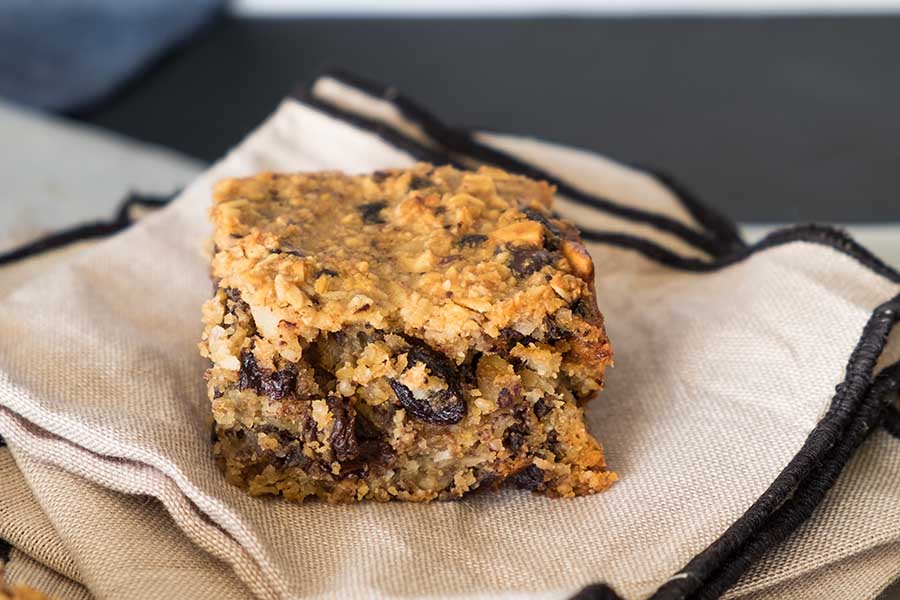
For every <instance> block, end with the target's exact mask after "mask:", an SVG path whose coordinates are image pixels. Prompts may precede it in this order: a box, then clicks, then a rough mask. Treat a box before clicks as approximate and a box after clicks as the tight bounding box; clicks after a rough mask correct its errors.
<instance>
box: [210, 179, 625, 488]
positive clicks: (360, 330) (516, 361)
mask: <svg viewBox="0 0 900 600" xmlns="http://www.w3.org/2000/svg"><path fill="white" fill-rule="evenodd" d="M552 194H553V189H552V187H550V186H549V185H547V184H545V183H537V182H533V181H531V180H528V179H526V178H524V177H520V176H515V175H509V174H506V173H504V172H502V171H498V170H496V169H488V168H482V169H480V170H479V171H478V172H475V173H471V172H463V171H458V170H456V169H453V168H451V167H438V168H435V167H432V166H431V165H425V164H421V165H417V166H416V167H414V168H413V169H409V170H397V171H386V172H379V173H375V174H372V175H367V176H355V177H353V176H347V175H343V174H340V173H315V174H297V175H275V174H271V173H264V174H261V175H258V176H256V177H252V178H248V179H231V180H226V181H224V182H222V183H220V184H219V185H218V186H217V188H216V193H215V200H214V205H213V208H212V210H211V215H212V220H213V223H214V225H215V233H214V243H215V249H214V257H213V261H212V265H213V277H214V279H215V280H216V282H217V292H216V295H215V297H214V298H213V299H212V300H210V301H209V302H208V303H207V304H206V306H205V307H204V321H205V323H206V329H205V332H204V341H203V343H202V344H201V348H202V351H203V353H204V355H205V356H207V357H209V358H210V359H211V361H212V363H213V366H212V368H211V369H210V371H209V373H208V375H207V377H208V380H209V388H210V398H211V400H212V403H213V413H214V416H215V419H216V423H217V431H218V434H219V439H218V442H217V445H216V450H217V453H218V455H219V457H220V459H221V460H222V462H223V465H224V468H225V469H226V473H227V474H228V476H229V479H230V480H232V481H233V482H235V483H238V484H240V485H243V486H245V487H248V488H249V489H250V491H251V492H253V493H281V494H283V495H285V496H287V497H289V498H294V499H302V498H303V497H305V496H308V495H318V496H320V497H323V498H325V499H328V500H352V499H362V498H373V499H379V500H386V499H390V498H402V499H409V500H429V499H432V498H443V497H455V496H459V495H461V494H463V493H465V492H466V491H469V490H471V489H474V488H476V487H478V486H480V485H485V484H486V483H499V482H502V481H504V480H506V479H510V480H512V481H514V482H516V483H518V484H519V485H520V486H522V487H528V488H531V489H535V490H538V491H543V492H546V493H549V494H552V495H563V496H569V495H574V494H581V493H589V492H593V491H598V490H600V489H603V488H604V487H606V486H608V485H609V484H610V483H611V482H612V481H614V479H615V475H614V474H612V473H610V472H609V471H607V470H606V467H605V463H604V462H603V455H602V452H601V450H600V447H599V445H598V444H597V443H596V440H594V439H593V438H592V437H591V436H590V434H588V433H587V431H586V430H585V428H584V423H583V418H582V415H581V409H580V408H578V406H577V404H578V401H580V400H585V399H587V398H589V397H590V396H592V395H593V394H594V393H595V392H596V391H597V390H599V389H600V388H601V387H602V382H603V372H604V369H605V367H606V366H607V365H609V364H611V362H612V352H611V349H610V346H609V341H608V339H607V337H606V334H605V331H604V328H603V319H602V316H601V315H600V312H599V310H597V305H596V298H595V297H594V286H593V264H592V263H591V261H590V257H589V255H588V254H587V251H586V250H585V249H584V246H583V245H582V244H581V241H580V238H579V236H578V233H577V230H575V228H574V227H572V226H571V225H569V224H567V223H565V222H563V221H560V220H558V219H556V218H554V217H553V216H552V213H551V212H550V207H551V202H552Z"/></svg>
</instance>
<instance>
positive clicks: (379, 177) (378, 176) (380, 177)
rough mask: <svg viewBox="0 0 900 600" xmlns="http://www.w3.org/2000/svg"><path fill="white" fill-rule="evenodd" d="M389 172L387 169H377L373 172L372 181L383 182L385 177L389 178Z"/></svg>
mask: <svg viewBox="0 0 900 600" xmlns="http://www.w3.org/2000/svg"><path fill="white" fill-rule="evenodd" d="M388 175H389V173H388V172H387V171H375V172H374V173H372V181H374V182H375V183H381V182H382V181H384V180H385V179H387V178H388Z"/></svg>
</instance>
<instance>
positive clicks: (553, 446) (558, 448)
mask: <svg viewBox="0 0 900 600" xmlns="http://www.w3.org/2000/svg"><path fill="white" fill-rule="evenodd" d="M547 448H548V449H549V450H550V452H552V453H553V456H555V457H556V458H558V459H562V458H564V457H565V451H564V450H563V447H562V444H560V443H559V434H558V433H557V432H556V430H555V429H554V430H553V431H551V432H550V433H548V434H547Z"/></svg>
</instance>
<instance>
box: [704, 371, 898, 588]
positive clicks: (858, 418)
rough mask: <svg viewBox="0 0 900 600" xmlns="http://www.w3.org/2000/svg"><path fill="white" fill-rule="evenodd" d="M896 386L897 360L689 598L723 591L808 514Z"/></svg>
mask: <svg viewBox="0 0 900 600" xmlns="http://www.w3.org/2000/svg"><path fill="white" fill-rule="evenodd" d="M897 389H900V362H897V363H894V364H893V365H891V366H890V367H887V368H885V369H883V370H882V371H881V373H879V374H878V376H877V377H876V378H875V381H874V382H873V383H872V384H871V386H870V387H869V391H868V393H867V394H866V396H865V397H864V398H863V400H862V403H861V406H859V409H858V410H857V411H856V414H855V416H854V417H853V421H852V422H851V423H850V424H849V425H848V426H847V428H846V430H845V431H844V433H843V435H842V436H841V437H840V438H839V440H838V441H837V442H836V443H835V445H834V446H833V447H832V448H831V449H830V450H829V451H828V452H827V453H826V454H825V456H824V458H823V459H822V460H821V461H820V462H818V463H817V464H816V466H815V469H814V470H813V472H812V473H810V474H809V475H808V476H807V477H806V479H805V480H804V482H803V484H802V488H800V489H799V490H798V491H797V492H795V493H794V494H793V495H792V496H791V497H790V498H789V499H788V500H787V501H785V503H784V504H782V505H781V506H780V507H779V508H778V509H777V510H776V511H775V513H774V514H773V515H772V516H771V517H770V518H769V522H768V523H766V524H765V526H763V527H762V528H761V529H760V530H759V531H757V532H756V533H755V534H754V536H753V539H752V540H751V541H750V542H749V543H748V544H747V545H746V546H745V547H744V549H743V550H742V551H741V553H740V554H739V555H737V556H735V557H732V558H731V559H730V560H729V561H728V562H727V563H725V565H724V566H723V567H722V568H720V569H719V570H718V571H716V573H715V575H714V576H713V578H712V579H711V580H710V581H709V582H707V584H706V585H705V586H704V588H703V589H702V591H700V592H699V593H697V594H696V595H695V596H692V598H696V599H697V600H699V599H707V598H718V597H719V596H721V595H722V594H724V593H725V591H726V590H727V589H728V588H730V587H731V586H732V585H734V584H735V583H736V582H737V580H738V579H739V578H740V576H741V575H742V574H743V573H744V572H745V571H746V570H747V569H748V568H749V567H750V566H751V565H752V564H753V563H754V562H756V561H758V560H760V559H761V558H762V557H763V555H764V554H766V552H767V551H768V550H769V549H771V548H772V547H773V546H775V545H777V544H779V543H781V542H782V541H784V539H785V538H787V537H788V536H789V535H790V534H791V533H792V532H793V531H794V530H795V529H797V527H799V526H800V525H801V524H802V523H803V522H805V521H806V520H807V519H808V518H809V517H810V516H811V515H812V513H813V511H814V510H815V509H816V507H817V506H819V504H820V503H821V502H822V500H823V499H824V497H825V494H826V493H827V492H828V490H829V489H831V487H832V486H833V485H834V482H835V481H837V478H838V476H839V475H840V474H841V472H842V471H843V469H844V466H846V464H847V463H848V462H849V461H850V459H851V458H852V456H853V454H854V452H855V451H856V449H857V448H859V446H860V444H862V442H863V441H864V440H865V439H866V437H867V436H868V435H869V433H871V432H872V431H874V430H875V428H876V426H877V425H878V423H879V421H880V420H881V418H882V417H883V416H884V413H885V408H886V405H885V399H886V398H887V397H888V396H889V394H891V393H892V392H894V391H896V390H897Z"/></svg>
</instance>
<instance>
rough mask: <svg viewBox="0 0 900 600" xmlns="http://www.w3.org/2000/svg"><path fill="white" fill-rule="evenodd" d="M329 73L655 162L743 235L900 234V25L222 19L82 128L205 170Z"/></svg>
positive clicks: (475, 120) (873, 20)
mask: <svg viewBox="0 0 900 600" xmlns="http://www.w3.org/2000/svg"><path fill="white" fill-rule="evenodd" d="M324 66H342V67H345V68H348V69H350V70H352V71H355V72H357V73H359V74H363V75H366V76H369V77H372V78H376V79H380V80H383V81H387V82H391V83H394V84H396V85H397V86H398V87H399V88H401V89H402V90H403V91H405V92H406V93H407V94H408V95H410V96H412V97H414V98H417V99H418V100H420V101H421V102H423V103H424V104H426V105H427V106H429V107H431V108H432V109H433V110H434V111H435V112H437V113H438V114H439V115H440V116H441V117H443V118H444V119H445V120H447V121H450V122H453V123H458V124H463V125H472V126H478V125H482V126H487V127H490V128H493V129H498V130H503V131H509V132H515V133H522V134H533V135H537V136H540V137H543V138H546V139H549V140H555V141H559V142H563V143H567V144H572V145H576V146H582V147H585V148H590V149H594V150H598V151H601V152H604V153H606V154H609V155H610V156H613V157H617V158H621V159H624V160H628V161H633V162H640V163H646V164H651V165H654V166H658V167H661V168H663V169H664V170H667V171H669V172H671V173H673V174H675V175H677V176H678V177H679V178H681V179H682V180H683V181H684V182H686V183H687V184H688V185H689V186H690V187H692V188H693V189H694V190H695V191H696V192H697V193H698V194H699V195H700V196H701V197H702V198H703V199H705V200H707V201H708V202H710V203H712V204H715V205H716V206H718V207H719V208H720V209H721V210H722V211H724V212H725V213H726V214H728V215H730V216H731V217H733V218H735V219H738V220H741V221H748V222H776V221H779V222H780V221H812V220H816V221H831V222H845V223H850V222H877V223H882V222H888V221H894V222H900V193H898V175H900V17H849V18H848V17H843V18H836V17H834V18H833V17H828V18H820V17H817V18H785V17H782V18H734V17H732V18H641V19H599V18H591V19H574V18H571V19H569V18H548V19H507V18H503V19H499V18H498V19H425V20H419V19H294V20H279V21H269V20H237V19H223V20H221V21H219V22H218V23H217V24H216V25H215V26H214V27H212V28H211V29H210V31H208V32H207V33H206V34H205V35H204V36H203V37H201V38H200V39H199V40H197V41H195V42H194V43H193V44H191V45H190V46H187V47H184V48H182V49H181V50H180V51H178V52H176V53H175V54H174V55H173V56H171V57H169V58H167V59H165V60H163V61H162V62H161V63H159V64H158V65H156V66H155V67H153V68H152V69H151V70H150V71H149V72H147V73H145V74H144V76H142V77H140V78H138V79H137V80H136V81H135V82H133V83H132V84H131V85H130V86H129V87H128V88H127V89H126V91H125V92H124V93H121V94H119V95H117V96H116V97H115V98H113V99H111V100H110V101H108V102H106V103H105V104H103V105H100V106H95V107H93V108H92V109H88V110H85V111H82V112H81V113H80V114H79V115H76V116H79V117H81V118H83V119H85V120H87V121H90V122H93V123H96V124H98V125H101V126H103V127H107V128H110V129H113V130H117V131H120V132H123V133H125V134H127V135H130V136H133V137H136V138H139V139H142V140H147V141H151V142H157V143H161V144H163V145H166V146H170V147H173V148H176V149H178V150H181V151H183V152H186V153H187V154H189V155H192V156H195V157H198V158H202V159H205V160H214V159H215V158H217V157H219V156H221V155H222V154H223V153H224V152H225V151H226V150H227V149H228V148H229V147H230V146H232V145H233V144H235V143H236V142H237V141H238V140H240V138H241V137H242V136H243V135H244V134H245V133H247V132H248V131H249V130H250V129H251V128H252V127H254V126H255V125H257V124H258V123H259V122H260V121H261V120H262V119H263V118H264V117H265V116H266V115H267V114H269V113H270V112H271V111H272V110H273V109H274V107H275V106H276V104H277V103H278V101H279V99H280V98H281V97H283V96H284V95H286V94H287V93H289V92H290V91H291V90H292V89H293V88H295V87H296V86H297V85H298V84H302V83H303V82H304V81H309V80H310V78H312V77H313V76H314V75H315V73H317V72H318V70H319V69H321V68H322V67H324Z"/></svg>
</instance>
